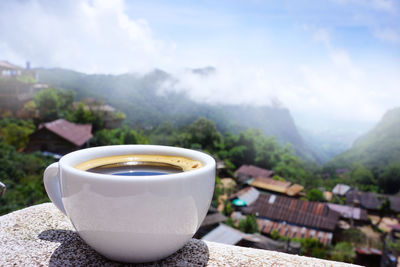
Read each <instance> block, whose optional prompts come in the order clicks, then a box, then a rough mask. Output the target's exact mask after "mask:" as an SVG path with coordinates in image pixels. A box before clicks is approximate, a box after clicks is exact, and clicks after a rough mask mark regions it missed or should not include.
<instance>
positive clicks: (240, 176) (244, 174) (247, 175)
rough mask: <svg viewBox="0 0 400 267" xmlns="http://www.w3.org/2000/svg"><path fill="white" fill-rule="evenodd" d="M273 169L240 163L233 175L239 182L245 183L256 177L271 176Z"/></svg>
mask: <svg viewBox="0 0 400 267" xmlns="http://www.w3.org/2000/svg"><path fill="white" fill-rule="evenodd" d="M272 176H274V171H271V170H267V169H263V168H260V167H257V166H254V165H242V166H240V168H239V169H237V170H236V172H235V177H236V179H237V180H238V182H239V183H246V182H247V181H248V180H250V179H252V178H256V177H264V178H272Z"/></svg>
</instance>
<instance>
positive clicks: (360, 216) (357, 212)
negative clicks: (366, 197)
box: [327, 203, 368, 222]
mask: <svg viewBox="0 0 400 267" xmlns="http://www.w3.org/2000/svg"><path fill="white" fill-rule="evenodd" d="M327 205H328V207H329V208H330V209H331V210H334V211H336V212H339V213H340V215H341V217H342V218H344V219H353V220H357V221H363V222H366V221H368V214H367V211H366V210H365V209H362V208H357V207H352V206H346V205H339V204H332V203H328V204H327Z"/></svg>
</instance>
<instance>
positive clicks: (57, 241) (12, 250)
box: [0, 203, 349, 266]
mask: <svg viewBox="0 0 400 267" xmlns="http://www.w3.org/2000/svg"><path fill="white" fill-rule="evenodd" d="M0 265H1V266H123V264H121V263H118V262H112V261H110V260H108V259H106V258H104V257H102V256H100V255H99V254H98V253H96V252H95V251H93V250H92V249H91V248H90V247H88V246H87V245H86V244H85V243H84V242H83V241H82V240H81V239H80V238H79V236H78V235H77V234H76V232H75V231H74V229H73V227H72V225H71V223H70V222H69V220H68V218H66V216H64V215H63V214H62V213H61V212H60V211H58V209H57V208H56V207H55V206H54V205H53V204H51V203H45V204H41V205H36V206H32V207H29V208H25V209H22V210H19V211H15V212H12V213H10V214H7V215H4V216H1V217H0ZM160 265H162V266H349V264H346V263H341V262H334V261H327V260H320V259H316V258H309V257H303V256H297V255H290V254H285V253H280V252H275V251H268V250H259V249H251V248H243V247H237V246H229V245H224V244H218V243H212V242H204V241H201V240H197V239H191V240H190V241H189V242H188V243H187V244H186V245H185V246H184V247H183V248H182V249H181V250H179V251H178V252H176V253H174V254H173V255H171V256H170V257H168V258H166V259H164V260H161V261H158V262H152V263H146V264H140V265H138V266H160Z"/></svg>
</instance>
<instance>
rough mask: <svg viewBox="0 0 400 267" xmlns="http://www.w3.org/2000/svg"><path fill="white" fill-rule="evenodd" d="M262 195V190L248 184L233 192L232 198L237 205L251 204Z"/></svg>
mask: <svg viewBox="0 0 400 267" xmlns="http://www.w3.org/2000/svg"><path fill="white" fill-rule="evenodd" d="M259 196H260V192H259V191H258V190H257V189H255V188H254V187H251V186H248V187H246V188H243V189H242V190H240V191H238V192H236V193H235V194H233V195H232V196H231V197H230V198H231V199H232V200H233V201H232V203H233V205H235V206H237V207H244V206H250V205H251V204H253V203H254V201H256V200H257V199H258V197H259Z"/></svg>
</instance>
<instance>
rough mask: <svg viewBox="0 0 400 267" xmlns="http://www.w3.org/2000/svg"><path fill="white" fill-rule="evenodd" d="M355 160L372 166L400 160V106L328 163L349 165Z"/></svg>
mask: <svg viewBox="0 0 400 267" xmlns="http://www.w3.org/2000/svg"><path fill="white" fill-rule="evenodd" d="M355 162H360V163H362V164H364V165H365V166H368V167H371V168H380V167H383V166H387V165H388V164H390V163H394V162H400V107H399V108H395V109H391V110H389V111H387V112H386V113H385V115H384V116H383V118H382V119H381V120H380V121H379V123H378V124H377V125H376V126H375V128H373V129H372V130H371V131H369V132H368V133H366V134H365V135H363V136H362V137H360V138H359V139H357V140H356V141H355V142H354V144H353V146H352V147H351V148H350V149H349V150H347V151H345V152H343V153H341V154H339V155H337V156H336V157H334V159H333V160H332V161H331V162H329V163H328V165H334V166H349V165H350V164H351V163H355Z"/></svg>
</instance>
